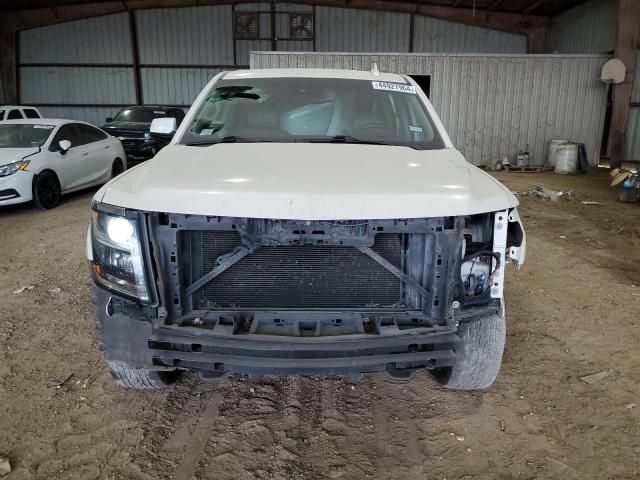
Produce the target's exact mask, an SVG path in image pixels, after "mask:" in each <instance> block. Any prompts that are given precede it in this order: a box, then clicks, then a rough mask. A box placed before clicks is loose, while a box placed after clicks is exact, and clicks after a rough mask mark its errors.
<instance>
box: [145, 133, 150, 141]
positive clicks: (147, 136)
mask: <svg viewBox="0 0 640 480" xmlns="http://www.w3.org/2000/svg"><path fill="white" fill-rule="evenodd" d="M144 139H145V140H151V133H150V132H144Z"/></svg>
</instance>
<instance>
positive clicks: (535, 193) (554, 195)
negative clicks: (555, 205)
mask: <svg viewBox="0 0 640 480" xmlns="http://www.w3.org/2000/svg"><path fill="white" fill-rule="evenodd" d="M513 194H514V195H516V196H521V197H539V198H545V199H549V200H551V201H552V202H557V201H558V199H560V198H562V199H564V200H575V198H576V195H575V193H573V192H572V191H571V190H567V191H566V192H559V191H557V190H550V189H548V188H545V187H544V186H542V185H536V186H535V187H533V188H532V189H531V190H529V191H528V192H513Z"/></svg>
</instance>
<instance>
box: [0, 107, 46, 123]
mask: <svg viewBox="0 0 640 480" xmlns="http://www.w3.org/2000/svg"><path fill="white" fill-rule="evenodd" d="M24 118H42V115H40V112H39V111H38V109H37V108H35V107H21V106H17V105H0V122H2V121H4V120H22V119H24Z"/></svg>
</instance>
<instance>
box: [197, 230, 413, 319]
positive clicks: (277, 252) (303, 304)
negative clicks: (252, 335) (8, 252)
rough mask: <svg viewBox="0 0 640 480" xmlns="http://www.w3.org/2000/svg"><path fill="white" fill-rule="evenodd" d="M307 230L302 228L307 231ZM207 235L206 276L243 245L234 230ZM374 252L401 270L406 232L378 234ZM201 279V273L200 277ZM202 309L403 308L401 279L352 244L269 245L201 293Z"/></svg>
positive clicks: (204, 251) (204, 236)
mask: <svg viewBox="0 0 640 480" xmlns="http://www.w3.org/2000/svg"><path fill="white" fill-rule="evenodd" d="M302 231H303V230H299V232H302ZM198 233H199V234H200V235H201V242H200V243H201V245H202V247H201V248H202V259H201V266H202V267H201V268H202V270H201V274H200V275H204V274H206V273H207V272H210V271H211V270H213V268H215V266H216V263H215V262H216V260H217V258H218V257H220V256H221V255H225V254H228V253H230V252H232V251H233V250H234V249H235V248H236V247H237V246H239V245H240V235H239V234H238V233H237V232H233V231H224V232H221V231H204V232H198ZM372 249H373V250H374V251H376V252H377V253H378V254H380V255H381V256H382V257H384V258H385V259H386V260H388V261H389V262H391V263H392V264H393V265H395V266H396V267H398V268H400V267H401V263H402V262H401V257H402V254H403V236H402V234H395V233H394V234H377V235H376V238H375V243H374V245H373V246H372ZM200 275H196V277H199V276H200ZM200 293H201V295H200V297H199V298H198V301H199V303H200V307H201V308H205V309H210V308H228V307H231V308H260V307H266V308H283V309H291V308H361V309H362V308H373V309H375V308H394V309H397V308H403V306H402V301H401V284H400V281H399V280H398V279H397V277H395V276H394V275H393V274H392V273H391V272H389V271H388V270H387V269H385V268H384V267H383V266H382V265H380V264H378V263H377V262H376V261H375V260H373V259H372V258H370V257H369V256H368V255H366V254H364V253H362V252H360V251H359V250H358V249H356V248H355V247H352V246H345V245H328V244H326V242H322V243H321V242H320V241H316V242H314V244H312V245H304V244H297V245H288V244H287V245H279V246H273V247H271V246H263V247H261V248H259V249H258V250H256V251H255V252H253V253H251V254H249V255H247V256H246V257H244V258H243V259H242V260H240V261H239V262H238V263H236V264H234V265H232V266H231V267H230V268H229V269H228V270H226V271H224V272H223V273H221V274H220V275H219V276H218V277H216V278H215V279H214V280H212V281H211V282H209V283H208V284H206V285H205V286H204V287H203V288H202V289H201V290H200Z"/></svg>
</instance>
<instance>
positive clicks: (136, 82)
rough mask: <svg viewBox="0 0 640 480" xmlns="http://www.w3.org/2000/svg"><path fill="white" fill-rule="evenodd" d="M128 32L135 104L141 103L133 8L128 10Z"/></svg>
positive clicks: (138, 53)
mask: <svg viewBox="0 0 640 480" xmlns="http://www.w3.org/2000/svg"><path fill="white" fill-rule="evenodd" d="M128 15H129V32H130V35H131V62H132V63H133V84H134V86H135V92H136V105H142V104H143V103H144V98H143V94H142V79H141V76H140V49H139V48H138V28H137V26H136V17H135V14H134V12H133V10H129V12H128Z"/></svg>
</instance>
